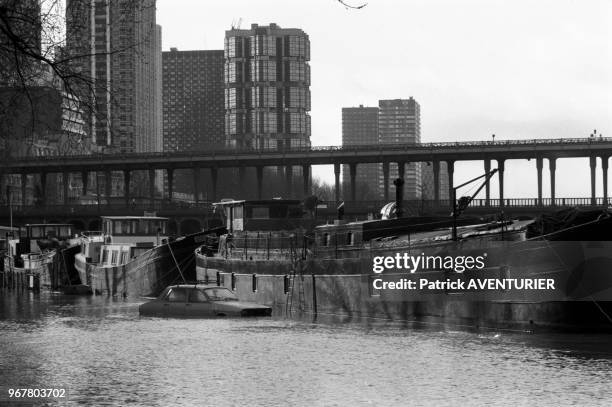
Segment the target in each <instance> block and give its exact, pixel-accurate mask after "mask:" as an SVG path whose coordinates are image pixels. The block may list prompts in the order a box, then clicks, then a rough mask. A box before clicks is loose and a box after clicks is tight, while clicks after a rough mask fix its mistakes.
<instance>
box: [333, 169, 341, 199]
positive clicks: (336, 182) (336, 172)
mask: <svg viewBox="0 0 612 407" xmlns="http://www.w3.org/2000/svg"><path fill="white" fill-rule="evenodd" d="M334 194H335V198H336V203H338V202H340V163H334Z"/></svg>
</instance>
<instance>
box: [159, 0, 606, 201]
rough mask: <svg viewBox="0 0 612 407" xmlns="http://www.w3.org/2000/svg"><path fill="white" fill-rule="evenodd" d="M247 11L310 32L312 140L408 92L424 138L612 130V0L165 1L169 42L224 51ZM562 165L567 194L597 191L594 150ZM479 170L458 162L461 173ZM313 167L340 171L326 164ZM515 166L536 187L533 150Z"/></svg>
mask: <svg viewBox="0 0 612 407" xmlns="http://www.w3.org/2000/svg"><path fill="white" fill-rule="evenodd" d="M347 3H349V4H354V5H358V4H361V2H360V0H347ZM239 19H241V20H242V21H241V27H242V28H248V27H250V25H251V23H258V24H260V25H267V24H269V23H272V22H274V23H277V24H278V25H280V26H281V27H283V28H301V29H303V30H304V31H305V32H306V33H307V34H308V35H309V36H310V43H311V61H310V65H311V71H312V75H311V80H312V84H311V92H312V111H311V116H312V138H311V140H312V143H313V144H314V145H331V144H334V145H335V144H340V143H341V136H342V131H341V108H342V107H347V106H358V105H360V104H363V105H366V106H376V105H377V104H378V100H379V99H394V98H408V97H410V96H412V97H414V98H415V99H416V100H417V101H418V102H419V103H420V105H421V140H422V141H423V142H429V141H467V140H485V139H490V138H491V134H493V133H494V134H495V135H496V139H497V140H501V139H519V138H520V139H524V138H561V137H586V136H588V135H589V134H590V133H591V132H592V131H593V130H594V129H597V131H598V132H600V133H603V134H604V136H610V137H612V114H611V113H612V108H611V106H612V104H611V103H612V35H611V34H612V32H611V31H612V28H610V26H611V25H612V1H610V0H601V1H599V0H588V1H570V0H554V1H553V0H550V1H549V0H531V1H527V0H512V1H501V0H396V1H393V0H368V1H367V5H366V6H365V7H364V8H362V9H360V10H350V9H346V8H345V7H344V6H342V5H341V4H340V3H338V2H337V1H336V0H300V1H298V0H261V1H255V0H218V1H208V0H207V1H201V0H157V22H158V24H160V25H161V26H162V37H163V49H164V50H168V49H169V48H170V47H178V48H179V50H195V49H222V48H223V38H224V33H225V30H227V29H230V28H231V25H232V22H234V24H236V23H237V22H238V20H239ZM545 166H546V167H547V163H546V162H545ZM598 166H599V164H598ZM557 167H558V170H557V180H558V181H557V196H558V197H560V196H588V195H589V189H588V182H585V179H586V178H585V177H588V174H589V171H588V164H587V161H586V160H561V161H560V162H558V166H557ZM481 168H482V165H481V164H480V163H478V164H472V163H458V164H457V166H456V172H455V178H456V181H457V182H459V181H462V180H466V179H467V178H469V177H471V176H474V175H478V174H479V173H480V172H481ZM313 173H314V174H315V175H319V176H321V177H323V178H324V179H326V180H333V170H330V169H329V168H325V167H317V168H315V169H314V170H313ZM506 174H507V177H506V182H505V187H506V188H505V190H506V196H507V197H527V196H534V195H535V193H536V177H535V162H534V161H533V160H532V161H531V162H527V161H524V160H523V161H509V162H507V164H506ZM547 177H548V172H547V171H545V183H544V185H545V196H548V190H547V188H548V182H547ZM600 180H601V174H600V173H598V190H601V185H600V184H601V182H600ZM493 190H494V191H495V190H496V187H495V186H494V187H493Z"/></svg>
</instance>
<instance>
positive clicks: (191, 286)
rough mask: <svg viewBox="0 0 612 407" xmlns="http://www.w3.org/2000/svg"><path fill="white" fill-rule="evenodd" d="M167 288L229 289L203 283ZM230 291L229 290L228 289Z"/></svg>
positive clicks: (176, 285)
mask: <svg viewBox="0 0 612 407" xmlns="http://www.w3.org/2000/svg"><path fill="white" fill-rule="evenodd" d="M167 288H227V287H222V286H219V285H216V284H203V283H197V284H175V285H171V286H169V287H167ZM228 290H229V288H228Z"/></svg>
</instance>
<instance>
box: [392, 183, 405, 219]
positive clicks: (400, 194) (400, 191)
mask: <svg viewBox="0 0 612 407" xmlns="http://www.w3.org/2000/svg"><path fill="white" fill-rule="evenodd" d="M393 185H395V215H396V217H398V218H401V217H402V215H403V214H404V210H403V208H402V202H403V201H404V180H403V179H402V178H396V179H395V180H394V181H393Z"/></svg>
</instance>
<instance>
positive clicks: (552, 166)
mask: <svg viewBox="0 0 612 407" xmlns="http://www.w3.org/2000/svg"><path fill="white" fill-rule="evenodd" d="M548 168H549V170H550V202H551V205H552V206H555V170H556V169H557V159H556V158H554V157H551V158H549V159H548Z"/></svg>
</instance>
